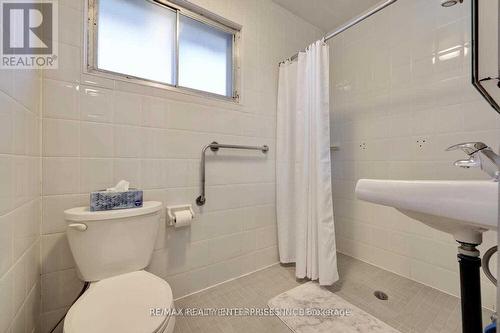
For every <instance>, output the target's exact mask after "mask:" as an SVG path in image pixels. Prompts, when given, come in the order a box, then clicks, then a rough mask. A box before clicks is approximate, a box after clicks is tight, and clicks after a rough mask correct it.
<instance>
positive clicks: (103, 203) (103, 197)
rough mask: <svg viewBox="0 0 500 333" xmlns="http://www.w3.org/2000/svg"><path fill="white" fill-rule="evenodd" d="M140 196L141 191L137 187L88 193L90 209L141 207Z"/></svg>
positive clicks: (93, 210) (141, 195)
mask: <svg viewBox="0 0 500 333" xmlns="http://www.w3.org/2000/svg"><path fill="white" fill-rule="evenodd" d="M142 197H143V194H142V191H141V190H137V189H130V190H128V191H126V192H107V191H97V192H92V193H90V211H92V212H95V211H102V210H113V209H127V208H138V207H142Z"/></svg>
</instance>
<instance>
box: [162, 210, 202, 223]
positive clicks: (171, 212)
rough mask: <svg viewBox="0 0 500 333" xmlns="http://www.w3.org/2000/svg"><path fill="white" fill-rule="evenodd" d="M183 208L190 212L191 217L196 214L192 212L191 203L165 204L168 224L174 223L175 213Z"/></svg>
mask: <svg viewBox="0 0 500 333" xmlns="http://www.w3.org/2000/svg"><path fill="white" fill-rule="evenodd" d="M183 210H188V211H190V212H191V215H192V216H193V219H194V218H195V216H196V214H195V213H194V210H193V206H192V205H176V206H167V218H168V224H169V225H175V213H176V212H179V211H183Z"/></svg>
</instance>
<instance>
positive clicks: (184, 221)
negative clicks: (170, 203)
mask: <svg viewBox="0 0 500 333" xmlns="http://www.w3.org/2000/svg"><path fill="white" fill-rule="evenodd" d="M174 216H175V227H176V228H182V227H185V226H188V225H190V224H191V220H192V219H193V215H192V214H191V212H190V211H189V210H179V211H177V212H175V213H174Z"/></svg>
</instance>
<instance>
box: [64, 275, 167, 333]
mask: <svg viewBox="0 0 500 333" xmlns="http://www.w3.org/2000/svg"><path fill="white" fill-rule="evenodd" d="M152 308H160V309H171V308H173V297H172V290H171V289H170V286H169V285H168V283H167V282H166V281H165V280H163V279H161V278H159V277H157V276H155V275H153V274H151V273H148V272H146V271H137V272H132V273H127V274H122V275H118V276H114V277H111V278H107V279H104V280H100V281H98V282H95V283H92V284H91V285H90V287H89V289H88V290H87V291H86V292H85V293H84V294H83V295H82V297H80V298H79V299H78V301H76V303H75V304H74V305H73V306H72V307H71V308H70V310H69V311H68V314H67V316H66V319H65V320H64V333H88V332H92V333H112V332H120V333H129V332H130V333H138V332H144V333H160V332H164V331H165V328H166V327H167V326H169V327H170V326H173V322H174V321H175V318H174V317H172V318H171V317H170V316H168V315H160V316H152V315H151V313H150V309H152ZM170 324H172V325H170Z"/></svg>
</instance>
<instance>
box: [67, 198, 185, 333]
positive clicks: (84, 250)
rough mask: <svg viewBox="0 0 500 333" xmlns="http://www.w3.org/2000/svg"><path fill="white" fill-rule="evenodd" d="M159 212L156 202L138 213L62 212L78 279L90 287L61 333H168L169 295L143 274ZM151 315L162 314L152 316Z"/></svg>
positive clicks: (85, 209) (171, 319)
mask: <svg viewBox="0 0 500 333" xmlns="http://www.w3.org/2000/svg"><path fill="white" fill-rule="evenodd" d="M161 208H162V204H161V203H160V202H156V201H148V202H144V204H143V207H141V208H133V209H122V210H112V211H102V212H91V211H89V209H88V207H78V208H72V209H69V210H66V211H65V212H64V215H65V218H66V220H67V222H68V228H67V235H68V241H69V245H70V248H71V252H72V253H73V257H74V258H75V262H76V265H77V268H78V274H79V276H80V278H81V279H82V280H84V281H88V282H90V287H89V288H88V290H87V291H86V292H85V293H84V294H83V295H82V296H81V297H80V298H79V299H78V300H77V301H76V303H75V304H74V305H73V306H72V307H71V308H70V309H69V311H68V314H67V316H66V318H65V320H64V333H80V332H81V333H88V332H92V333H115V332H116V333H128V332H130V333H171V332H173V330H174V325H175V317H174V316H169V313H168V309H173V306H174V303H173V297H172V290H171V289H170V286H169V285H168V283H167V282H166V281H165V280H163V279H161V278H159V277H157V276H155V275H153V274H151V273H148V272H146V271H144V270H143V269H144V268H145V267H146V266H147V265H148V264H149V261H150V259H151V255H152V253H153V249H154V244H155V240H156V235H157V233H158V226H159V224H160V212H161ZM152 309H161V310H162V311H160V312H158V311H157V312H156V315H155V316H153V315H152ZM165 310H167V311H165ZM158 313H162V315H158ZM163 314H165V315H163Z"/></svg>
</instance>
